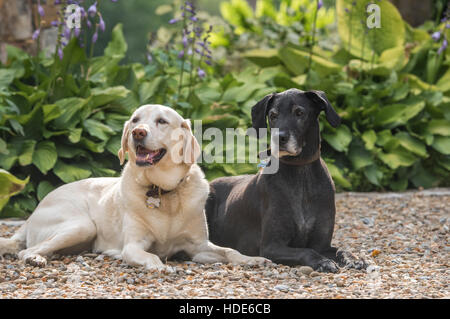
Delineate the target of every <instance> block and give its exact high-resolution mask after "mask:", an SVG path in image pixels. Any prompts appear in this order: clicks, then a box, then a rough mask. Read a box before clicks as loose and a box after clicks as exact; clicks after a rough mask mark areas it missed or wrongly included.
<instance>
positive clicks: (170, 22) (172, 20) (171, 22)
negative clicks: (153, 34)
mask: <svg viewBox="0 0 450 319" xmlns="http://www.w3.org/2000/svg"><path fill="white" fill-rule="evenodd" d="M178 21H180V19H170V20H169V24H174V23H177V22H178Z"/></svg>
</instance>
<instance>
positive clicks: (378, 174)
mask: <svg viewBox="0 0 450 319" xmlns="http://www.w3.org/2000/svg"><path fill="white" fill-rule="evenodd" d="M364 175H365V176H366V177H367V180H368V181H369V182H371V183H372V184H374V185H377V186H381V179H382V178H383V172H382V171H381V170H379V169H378V166H377V165H375V164H374V165H370V166H368V167H366V168H365V169H364Z"/></svg>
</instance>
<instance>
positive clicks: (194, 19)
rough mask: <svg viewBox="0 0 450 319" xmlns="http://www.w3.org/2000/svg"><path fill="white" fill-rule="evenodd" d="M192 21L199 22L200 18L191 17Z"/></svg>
mask: <svg viewBox="0 0 450 319" xmlns="http://www.w3.org/2000/svg"><path fill="white" fill-rule="evenodd" d="M190 19H191V21H194V22H197V21H198V18H197V17H190Z"/></svg>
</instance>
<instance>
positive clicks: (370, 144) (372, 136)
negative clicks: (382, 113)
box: [361, 130, 377, 151]
mask: <svg viewBox="0 0 450 319" xmlns="http://www.w3.org/2000/svg"><path fill="white" fill-rule="evenodd" d="M361 138H362V140H363V141H364V143H365V146H366V149H368V150H369V151H370V150H372V149H373V148H374V146H375V142H376V141H377V134H376V133H375V131H374V130H368V131H365V132H364V133H363V134H362V135H361Z"/></svg>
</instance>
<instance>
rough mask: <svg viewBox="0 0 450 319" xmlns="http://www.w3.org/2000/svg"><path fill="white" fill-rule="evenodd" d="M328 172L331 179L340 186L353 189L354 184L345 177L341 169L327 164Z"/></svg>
mask: <svg viewBox="0 0 450 319" xmlns="http://www.w3.org/2000/svg"><path fill="white" fill-rule="evenodd" d="M327 167H328V171H329V172H330V175H331V177H332V178H333V180H334V182H335V183H337V184H339V185H340V186H342V187H344V188H351V187H352V184H350V182H349V181H348V180H346V179H345V177H344V175H343V174H342V172H341V169H340V168H339V167H337V166H336V165H334V164H332V163H327Z"/></svg>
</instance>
